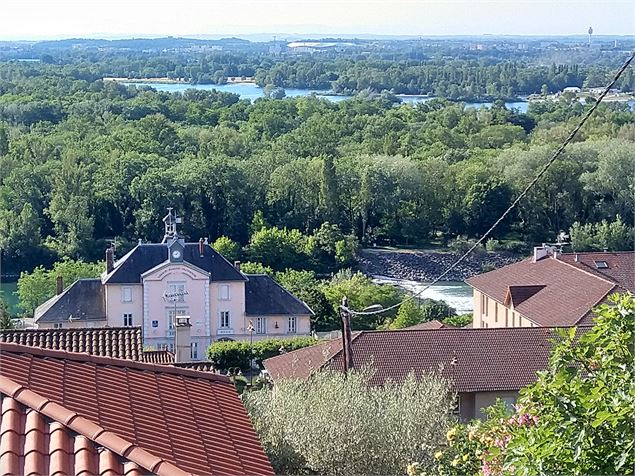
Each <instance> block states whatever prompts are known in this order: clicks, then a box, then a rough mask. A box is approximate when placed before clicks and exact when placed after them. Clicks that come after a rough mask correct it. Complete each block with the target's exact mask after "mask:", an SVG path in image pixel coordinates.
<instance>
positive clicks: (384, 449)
mask: <svg viewBox="0 0 635 476" xmlns="http://www.w3.org/2000/svg"><path fill="white" fill-rule="evenodd" d="M372 375H373V373H372V371H370V370H369V369H363V370H357V371H353V372H350V373H349V374H348V375H344V374H343V373H340V372H336V371H332V370H324V371H321V372H318V373H317V374H315V375H313V376H312V377H310V378H308V379H304V380H282V381H279V382H276V385H275V387H274V388H272V389H268V388H265V389H262V390H259V391H254V392H250V393H247V394H245V395H244V402H245V406H246V407H247V410H248V411H249V414H250V416H251V419H252V421H253V423H254V426H255V428H256V431H257V432H258V435H259V436H260V439H261V441H262V443H263V446H264V448H265V451H266V452H267V454H268V456H269V459H270V460H271V462H272V464H273V466H274V469H275V470H276V472H277V473H278V474H280V473H284V474H298V473H305V472H309V473H317V474H331V475H338V474H345V475H357V474H359V475H362V474H386V475H389V474H403V473H404V472H405V470H406V467H407V464H408V462H409V461H413V460H416V461H420V462H422V464H423V465H428V466H429V467H431V466H432V465H433V459H432V456H431V451H430V449H429V448H431V447H433V446H434V445H436V444H437V443H438V442H439V441H441V440H442V439H443V438H444V435H445V433H446V431H447V429H448V428H449V426H450V425H451V424H452V421H453V417H452V415H451V408H452V405H453V401H454V395H453V394H452V392H451V390H450V388H449V384H448V382H447V381H445V380H444V379H442V378H441V377H440V376H438V375H437V374H426V375H423V376H421V377H415V376H414V375H410V376H408V377H407V378H406V379H405V380H404V381H403V382H400V383H396V382H391V381H388V382H386V383H385V384H384V385H382V386H372V385H370V379H371V377H372Z"/></svg>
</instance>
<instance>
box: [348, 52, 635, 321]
mask: <svg viewBox="0 0 635 476" xmlns="http://www.w3.org/2000/svg"><path fill="white" fill-rule="evenodd" d="M633 58H635V51H634V52H633V53H631V56H630V57H629V58H628V59H627V60H626V62H625V63H624V64H623V65H622V67H621V68H620V69H619V71H618V72H617V73H616V74H615V76H614V77H613V79H612V80H611V82H610V83H609V84H608V86H606V88H605V89H604V91H603V92H602V94H600V96H599V97H598V99H597V101H596V102H595V104H594V105H593V107H591V109H589V110H588V111H587V113H586V114H585V115H584V117H583V118H582V120H581V121H580V122H579V123H578V125H577V126H576V127H575V128H574V129H573V130H572V131H571V133H569V136H568V137H567V138H566V140H565V141H564V142H563V143H562V145H561V146H560V147H559V148H558V150H556V152H555V153H554V154H553V156H552V157H551V158H550V159H549V160H548V161H547V163H545V165H544V166H543V167H542V169H541V170H540V172H538V174H537V175H536V176H535V177H534V178H533V180H532V181H531V182H529V184H528V185H527V186H526V187H525V188H524V190H523V191H522V192H521V193H520V194H519V195H518V196H517V197H516V199H515V200H514V201H513V202H512V204H511V205H510V206H509V208H507V210H505V211H504V212H503V214H502V215H501V216H500V218H499V219H498V220H496V221H495V222H494V224H493V225H492V226H491V227H490V228H489V229H488V230H487V231H486V232H485V233H484V234H483V236H481V237H480V238H479V239H478V240H477V241H476V243H474V244H473V245H472V246H471V247H470V249H468V250H467V251H466V252H465V253H463V255H462V256H461V257H459V259H457V260H456V261H455V262H454V263H452V265H450V266H449V267H448V268H447V269H446V270H445V271H444V272H443V273H441V274H440V275H439V276H437V277H436V278H435V279H434V280H433V281H432V282H430V283H428V284H427V285H426V286H424V288H423V289H421V290H419V291H417V292H416V293H413V294H411V295H409V296H408V297H406V298H405V299H403V300H402V301H401V302H399V303H397V304H393V305H392V306H389V307H386V308H384V309H381V310H378V311H354V310H352V309H347V310H348V312H350V313H351V314H352V315H355V316H372V315H375V314H381V313H384V312H388V311H391V310H392V309H395V308H398V307H399V306H401V305H402V304H404V303H406V302H408V301H411V300H412V299H414V298H416V297H417V296H419V295H420V294H422V293H423V292H425V291H427V290H428V289H430V287H432V286H433V285H435V284H436V283H438V282H439V281H441V280H442V279H443V278H444V277H445V276H447V275H448V273H450V271H452V270H453V269H454V268H456V267H457V266H458V265H459V264H460V263H462V262H463V261H464V260H465V259H466V258H467V257H468V256H469V255H470V254H472V252H473V251H474V250H475V249H476V248H477V247H478V246H479V245H480V244H481V243H482V242H483V241H485V239H486V238H487V237H488V236H489V235H490V233H491V232H492V231H493V230H494V229H495V228H496V227H497V226H498V225H499V224H500V223H501V222H502V221H503V220H504V219H505V218H506V217H507V215H509V214H510V213H511V212H512V210H513V209H514V208H516V205H518V203H519V202H520V201H521V200H522V199H523V198H524V197H525V195H527V193H529V191H530V190H531V189H532V188H533V187H534V185H536V183H537V182H538V181H539V180H540V179H541V178H542V176H543V175H545V173H546V172H547V170H549V167H551V166H552V165H553V163H554V162H555V161H556V160H557V159H558V158H559V157H560V155H561V154H562V152H564V149H565V147H566V146H567V145H569V143H570V142H571V141H572V140H573V138H574V137H575V136H576V134H577V133H578V132H579V131H580V129H581V128H582V126H583V125H584V123H585V122H586V121H587V119H589V117H591V114H593V113H594V112H595V110H596V109H597V108H598V106H599V105H600V103H601V102H602V100H603V99H604V97H605V96H606V95H607V94H608V93H609V91H610V90H611V88H612V87H613V86H614V85H615V83H616V82H617V81H618V80H619V79H620V76H622V73H624V71H625V70H626V68H628V67H629V65H630V64H631V62H632V61H633Z"/></svg>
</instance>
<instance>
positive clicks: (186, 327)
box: [174, 316, 192, 363]
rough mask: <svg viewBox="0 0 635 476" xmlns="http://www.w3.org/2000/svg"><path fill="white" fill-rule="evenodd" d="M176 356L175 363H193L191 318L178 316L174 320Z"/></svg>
mask: <svg viewBox="0 0 635 476" xmlns="http://www.w3.org/2000/svg"><path fill="white" fill-rule="evenodd" d="M174 329H175V340H176V345H175V346H174V347H175V349H176V354H175V355H174V362H176V363H181V362H191V361H192V326H191V324H190V316H176V317H175V318H174Z"/></svg>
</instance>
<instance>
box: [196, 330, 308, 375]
mask: <svg viewBox="0 0 635 476" xmlns="http://www.w3.org/2000/svg"><path fill="white" fill-rule="evenodd" d="M318 342H319V341H318V340H317V339H315V338H313V337H294V338H291V339H283V338H272V339H264V340H260V341H255V342H254V343H253V346H251V345H250V344H249V342H247V341H221V342H214V343H213V344H212V345H211V346H210V347H209V349H208V350H207V357H208V358H209V360H211V361H212V362H214V365H215V366H216V368H218V369H220V370H228V369H232V368H240V369H242V370H247V369H249V367H250V365H249V361H250V360H251V359H252V358H254V359H256V363H257V364H258V365H259V366H261V367H262V361H263V360H265V359H268V358H270V357H274V356H276V355H280V348H284V350H285V351H286V352H289V351H292V350H296V349H300V348H302V347H307V346H309V345H313V344H317V343H318ZM252 356H253V357H252Z"/></svg>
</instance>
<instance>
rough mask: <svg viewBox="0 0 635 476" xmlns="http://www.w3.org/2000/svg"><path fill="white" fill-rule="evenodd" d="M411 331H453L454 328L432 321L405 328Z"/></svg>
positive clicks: (435, 320)
mask: <svg viewBox="0 0 635 476" xmlns="http://www.w3.org/2000/svg"><path fill="white" fill-rule="evenodd" d="M406 329H409V330H411V331H417V330H425V329H454V326H450V325H448V324H444V323H443V322H441V321H439V320H437V319H433V320H431V321H428V322H422V323H420V324H415V325H414V326H410V327H406Z"/></svg>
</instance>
